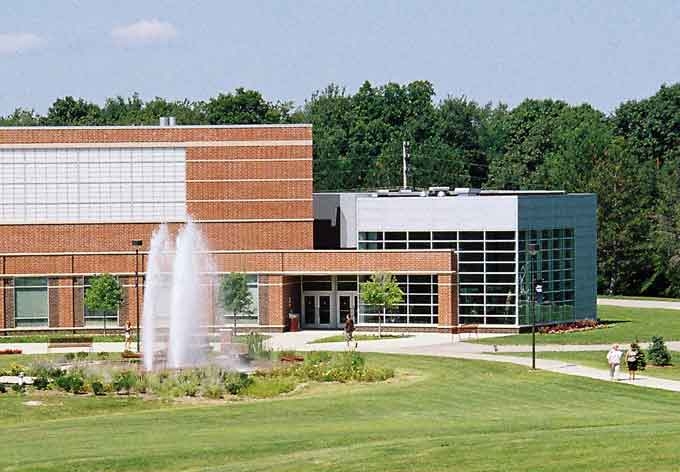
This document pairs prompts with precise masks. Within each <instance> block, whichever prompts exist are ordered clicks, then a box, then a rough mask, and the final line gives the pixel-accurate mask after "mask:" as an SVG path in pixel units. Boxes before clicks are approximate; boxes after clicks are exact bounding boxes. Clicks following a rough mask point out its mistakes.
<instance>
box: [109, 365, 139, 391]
mask: <svg viewBox="0 0 680 472" xmlns="http://www.w3.org/2000/svg"><path fill="white" fill-rule="evenodd" d="M111 384H112V385H113V388H114V390H115V391H116V392H124V393H125V394H126V395H129V394H130V391H131V390H132V389H133V388H134V387H135V385H136V384H137V374H136V373H135V372H133V371H131V370H123V371H120V372H118V373H117V374H116V375H115V376H114V377H113V381H112V382H111Z"/></svg>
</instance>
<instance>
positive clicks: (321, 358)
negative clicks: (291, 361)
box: [305, 351, 331, 365]
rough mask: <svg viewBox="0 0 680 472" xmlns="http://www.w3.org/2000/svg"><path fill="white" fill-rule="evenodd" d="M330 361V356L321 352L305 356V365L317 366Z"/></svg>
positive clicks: (313, 352)
mask: <svg viewBox="0 0 680 472" xmlns="http://www.w3.org/2000/svg"><path fill="white" fill-rule="evenodd" d="M330 360H331V355H330V354H329V353H327V352H323V351H312V352H309V353H307V355H306V356H305V364H309V365H318V364H322V363H324V362H328V361H330Z"/></svg>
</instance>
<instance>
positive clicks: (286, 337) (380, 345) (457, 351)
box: [268, 331, 680, 392]
mask: <svg viewBox="0 0 680 472" xmlns="http://www.w3.org/2000/svg"><path fill="white" fill-rule="evenodd" d="M338 334H342V333H341V332H340V331H300V332H297V333H279V334H275V335H273V336H272V337H271V338H270V339H269V340H268V342H269V346H270V348H272V349H275V350H296V351H344V350H345V349H346V345H345V343H344V342H340V343H320V344H309V342H310V341H313V340H315V339H319V338H324V337H327V336H333V335H338ZM668 345H669V348H671V349H676V348H680V342H676V343H668ZM609 348H610V345H608V344H607V345H602V344H595V345H541V346H536V350H537V352H540V351H555V350H561V351H593V350H598V351H606V350H608V349H609ZM493 349H494V348H493V346H489V345H483V344H476V343H467V342H464V341H461V340H459V339H457V336H456V338H454V339H452V336H451V335H448V334H437V333H420V334H415V335H413V336H412V337H405V338H391V339H385V340H382V341H359V343H358V347H357V350H358V351H360V352H376V353H384V354H408V355H416V356H435V357H436V356H439V357H451V358H457V359H472V360H482V361H490V362H508V363H511V364H517V365H522V366H526V367H530V366H531V358H529V357H517V356H512V355H503V354H491V352H493ZM498 349H499V351H500V352H502V353H503V352H509V353H512V352H530V351H531V346H526V345H522V346H499V347H498ZM602 363H603V364H604V363H605V361H604V358H603V360H602ZM536 368H538V369H541V370H547V371H550V372H556V373H559V374H566V375H575V376H579V377H588V378H591V379H596V380H605V381H609V370H608V369H606V368H604V367H603V368H602V369H595V368H592V367H585V366H582V365H578V364H573V363H569V362H564V361H558V360H549V359H540V358H539V359H536ZM641 374H642V375H641ZM618 380H619V382H620V383H630V384H633V385H637V386H639V387H648V388H657V389H662V390H670V391H674V392H680V380H667V379H660V378H657V377H648V376H646V375H644V373H642V372H640V373H638V376H637V379H636V380H635V381H634V382H630V381H628V380H627V375H625V374H619V379H618Z"/></svg>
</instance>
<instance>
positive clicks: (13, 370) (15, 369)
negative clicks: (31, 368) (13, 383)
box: [9, 362, 26, 375]
mask: <svg viewBox="0 0 680 472" xmlns="http://www.w3.org/2000/svg"><path fill="white" fill-rule="evenodd" d="M25 371H26V367H25V366H23V365H21V364H17V363H16V362H12V363H11V364H10V366H9V375H19V374H20V373H22V372H25Z"/></svg>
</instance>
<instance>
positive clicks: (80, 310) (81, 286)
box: [73, 277, 85, 327]
mask: <svg viewBox="0 0 680 472" xmlns="http://www.w3.org/2000/svg"><path fill="white" fill-rule="evenodd" d="M73 280H75V285H76V287H75V300H74V304H75V313H76V327H82V326H85V278H84V277H75V278H74V279H73Z"/></svg>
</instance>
